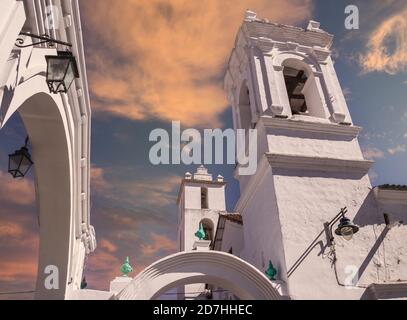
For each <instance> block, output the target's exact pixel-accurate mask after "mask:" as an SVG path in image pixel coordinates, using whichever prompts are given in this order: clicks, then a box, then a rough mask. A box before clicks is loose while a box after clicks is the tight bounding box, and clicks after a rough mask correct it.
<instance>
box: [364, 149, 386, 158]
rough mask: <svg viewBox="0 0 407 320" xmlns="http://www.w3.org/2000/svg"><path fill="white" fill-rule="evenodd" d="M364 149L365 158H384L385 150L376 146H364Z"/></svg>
mask: <svg viewBox="0 0 407 320" xmlns="http://www.w3.org/2000/svg"><path fill="white" fill-rule="evenodd" d="M362 151H363V155H364V156H365V158H366V159H369V160H373V159H382V158H384V152H383V151H382V150H380V149H378V148H375V147H367V148H363V150H362Z"/></svg>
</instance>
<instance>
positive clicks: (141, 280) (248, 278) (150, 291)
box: [116, 251, 281, 300]
mask: <svg viewBox="0 0 407 320" xmlns="http://www.w3.org/2000/svg"><path fill="white" fill-rule="evenodd" d="M193 283H208V284H212V285H216V286H218V287H221V288H224V289H226V290H229V291H231V292H232V293H233V294H235V295H236V296H237V297H238V298H240V299H243V300H277V299H280V298H281V296H280V294H279V293H278V291H277V290H276V289H275V288H274V286H273V284H272V283H271V282H270V281H269V280H268V279H267V277H266V276H265V275H264V274H263V273H262V272H260V271H259V270H258V269H256V268H255V267H253V266H252V265H250V264H249V263H247V262H246V261H244V260H242V259H240V258H238V257H236V256H233V255H230V254H227V253H224V252H220V251H204V252H202V251H191V252H181V253H176V254H174V255H171V256H168V257H166V258H164V259H162V260H159V261H157V262H155V263H153V264H152V265H151V266H149V267H147V268H146V269H144V271H142V272H141V273H140V274H139V275H138V276H137V277H136V278H134V280H133V281H132V282H131V283H130V284H129V285H128V286H127V287H126V288H125V289H124V290H123V291H121V292H120V293H119V294H118V295H117V296H116V299H118V300H149V299H156V298H158V297H159V296H161V294H163V293H165V292H167V291H168V290H170V289H172V288H175V287H178V286H182V285H187V284H193Z"/></svg>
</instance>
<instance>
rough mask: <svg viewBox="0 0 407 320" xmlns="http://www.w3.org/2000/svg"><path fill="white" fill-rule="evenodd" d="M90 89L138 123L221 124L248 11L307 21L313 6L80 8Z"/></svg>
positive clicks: (156, 0) (225, 0)
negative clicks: (226, 82)
mask: <svg viewBox="0 0 407 320" xmlns="http://www.w3.org/2000/svg"><path fill="white" fill-rule="evenodd" d="M81 5H82V6H83V9H84V11H85V14H86V22H87V24H88V28H89V30H90V33H89V35H88V36H89V37H92V39H97V41H99V43H100V45H97V44H93V45H92V42H90V45H89V46H88V48H87V50H88V52H89V56H88V62H89V63H88V64H89V66H90V68H89V69H90V89H91V92H92V93H93V95H94V97H96V100H95V101H94V102H93V106H94V107H96V109H97V110H99V111H104V112H109V113H112V114H115V115H117V116H121V117H125V118H129V119H133V120H141V119H152V118H155V119H161V120H165V121H170V120H181V121H182V122H183V123H186V124H188V125H202V126H204V125H206V126H210V127H214V126H218V125H219V124H220V120H219V115H220V114H221V113H222V112H223V111H224V110H225V109H226V107H227V102H226V99H225V94H224V92H223V88H222V84H221V83H222V81H221V79H222V77H223V70H224V67H225V64H226V63H227V58H228V56H229V54H230V51H231V50H232V48H233V44H234V39H235V36H236V33H237V31H238V28H239V26H240V25H241V23H242V20H243V15H244V12H245V10H246V9H247V8H251V9H252V10H255V11H257V12H259V13H260V15H261V16H264V17H267V18H268V19H270V20H272V21H276V22H282V23H290V24H296V23H298V22H300V21H303V20H305V19H306V18H309V17H310V12H311V10H312V2H311V1H310V0H296V1H287V0H251V1H249V0H246V1H234V0H222V1H219V0H201V1H191V0H171V1H163V0H150V1H142V0H122V1H113V0H105V1H96V0H93V1H84V2H83V3H81Z"/></svg>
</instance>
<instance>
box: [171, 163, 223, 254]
mask: <svg viewBox="0 0 407 320" xmlns="http://www.w3.org/2000/svg"><path fill="white" fill-rule="evenodd" d="M178 206H179V211H178V212H179V214H178V249H179V251H190V250H193V249H194V243H195V241H196V240H198V238H197V237H196V236H195V233H196V232H197V231H198V229H199V227H200V224H202V226H203V228H204V230H205V232H206V237H205V240H210V241H213V239H214V236H215V232H216V227H217V225H218V220H219V213H220V212H224V211H225V210H226V204H225V182H224V181H223V177H222V176H218V177H217V178H216V180H213V178H212V175H211V174H209V173H208V170H207V169H206V168H205V167H203V166H201V167H199V168H198V169H197V172H196V173H195V174H194V175H192V174H190V173H186V174H185V178H184V179H183V180H182V184H181V188H180V192H179V198H178Z"/></svg>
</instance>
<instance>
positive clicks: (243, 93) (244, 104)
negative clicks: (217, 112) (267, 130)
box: [238, 81, 252, 130]
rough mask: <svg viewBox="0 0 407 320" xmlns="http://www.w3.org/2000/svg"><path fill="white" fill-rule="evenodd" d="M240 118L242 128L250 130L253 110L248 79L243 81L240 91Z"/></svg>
mask: <svg viewBox="0 0 407 320" xmlns="http://www.w3.org/2000/svg"><path fill="white" fill-rule="evenodd" d="M238 110H239V118H240V121H239V123H240V128H241V129H245V130H249V129H251V125H252V110H251V103H250V90H249V87H248V85H247V81H243V83H242V86H241V88H240V93H239V107H238Z"/></svg>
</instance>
